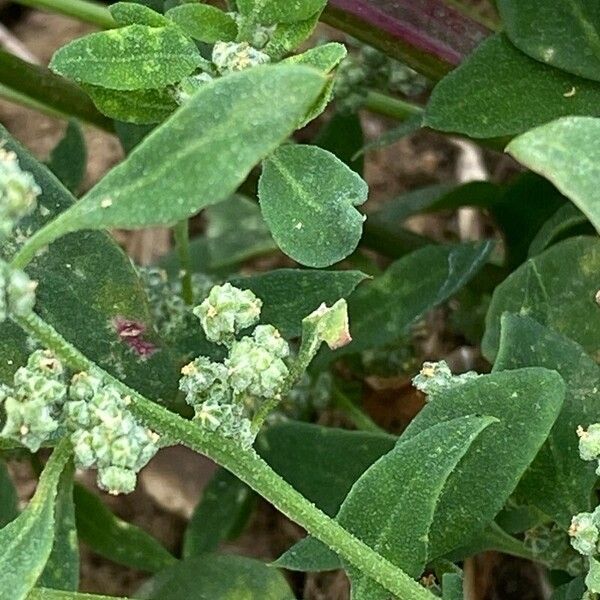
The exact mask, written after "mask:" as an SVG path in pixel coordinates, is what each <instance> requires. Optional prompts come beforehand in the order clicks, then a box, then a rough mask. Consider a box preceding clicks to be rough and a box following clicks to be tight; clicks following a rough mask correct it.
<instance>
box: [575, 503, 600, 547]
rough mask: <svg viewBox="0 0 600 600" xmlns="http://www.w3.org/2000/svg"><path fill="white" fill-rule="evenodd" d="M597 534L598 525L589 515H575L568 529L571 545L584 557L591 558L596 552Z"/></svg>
mask: <svg viewBox="0 0 600 600" xmlns="http://www.w3.org/2000/svg"><path fill="white" fill-rule="evenodd" d="M599 533H600V532H599V531H598V524H597V523H595V519H594V517H593V515H592V514H591V513H580V514H578V515H575V516H574V517H573V519H572V521H571V526H570V527H569V535H570V536H571V545H572V546H573V548H575V550H577V552H579V553H580V554H583V555H584V556H591V555H592V554H595V553H596V552H597V545H598V535H599Z"/></svg>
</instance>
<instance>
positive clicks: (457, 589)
mask: <svg viewBox="0 0 600 600" xmlns="http://www.w3.org/2000/svg"><path fill="white" fill-rule="evenodd" d="M463 598H464V595H463V579H462V577H461V576H460V575H458V573H444V576H443V578H442V600H463Z"/></svg>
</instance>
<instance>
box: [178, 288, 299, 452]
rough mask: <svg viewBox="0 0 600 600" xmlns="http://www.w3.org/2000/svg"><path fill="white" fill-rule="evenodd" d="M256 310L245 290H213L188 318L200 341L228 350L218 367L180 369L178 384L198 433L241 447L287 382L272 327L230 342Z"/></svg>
mask: <svg viewBox="0 0 600 600" xmlns="http://www.w3.org/2000/svg"><path fill="white" fill-rule="evenodd" d="M261 306H262V303H261V301H260V300H259V299H258V298H257V297H256V296H255V295H254V294H253V293H252V292H251V291H249V290H240V289H238V288H235V287H233V286H232V285H231V284H229V283H226V284H224V285H222V286H215V287H214V288H213V289H212V290H211V292H210V293H209V295H208V297H207V298H206V300H205V301H204V302H203V303H202V304H201V305H200V306H198V307H196V309H194V314H196V316H198V318H199V319H200V323H201V325H202V328H203V329H204V332H205V333H206V337H207V338H208V339H209V340H211V341H214V342H217V343H220V344H225V345H226V346H228V348H229V355H228V356H227V358H226V359H225V361H224V362H223V363H217V362H213V361H211V360H210V359H209V358H207V357H205V356H200V357H198V358H197V359H196V360H194V361H193V362H191V363H190V364H188V365H186V366H185V367H184V368H183V369H182V375H183V376H182V378H181V380H180V383H179V387H180V389H181V390H182V391H183V392H184V393H185V395H186V401H187V402H188V404H190V405H191V406H193V407H194V410H195V414H196V417H195V418H196V421H197V422H198V423H199V424H200V426H201V427H203V428H204V429H206V430H208V431H217V430H218V431H219V432H220V433H222V434H223V435H225V436H227V437H231V438H235V439H237V440H238V441H239V442H240V444H241V445H242V446H244V447H249V446H251V445H252V443H253V441H254V436H255V432H254V431H253V428H252V424H251V423H252V422H251V420H250V419H251V417H252V416H253V414H255V413H256V411H257V410H259V409H260V408H261V406H264V405H265V403H267V402H269V401H273V400H274V401H279V400H280V399H281V395H282V392H283V390H284V389H285V386H286V383H287V380H288V378H289V369H288V367H287V365H286V363H285V362H284V359H286V358H287V357H288V356H289V353H290V350H289V346H288V344H287V342H286V341H285V340H284V339H283V338H282V337H281V335H280V333H279V331H278V330H277V329H276V328H275V327H273V326H272V325H258V326H257V327H256V328H255V329H254V331H253V333H252V335H250V336H245V337H242V338H241V339H239V340H237V339H236V337H235V336H236V334H239V333H240V332H241V331H242V330H244V329H246V328H248V327H252V326H253V325H255V324H256V323H257V321H258V318H259V316H260V310H261Z"/></svg>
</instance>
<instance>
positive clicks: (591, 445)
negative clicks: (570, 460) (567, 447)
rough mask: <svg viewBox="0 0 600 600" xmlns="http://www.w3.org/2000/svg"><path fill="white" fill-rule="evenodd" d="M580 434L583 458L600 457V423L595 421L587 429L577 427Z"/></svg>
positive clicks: (580, 454) (580, 451)
mask: <svg viewBox="0 0 600 600" xmlns="http://www.w3.org/2000/svg"><path fill="white" fill-rule="evenodd" d="M577 435H578V436H579V456H581V458H582V459H583V460H596V459H597V458H598V457H600V423H594V424H593V425H590V426H589V427H588V429H587V431H586V430H585V429H583V427H578V428H577Z"/></svg>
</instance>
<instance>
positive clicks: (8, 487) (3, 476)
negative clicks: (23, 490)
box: [0, 461, 19, 527]
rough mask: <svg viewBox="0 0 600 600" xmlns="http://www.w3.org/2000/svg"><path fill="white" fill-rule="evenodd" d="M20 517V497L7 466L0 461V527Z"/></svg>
mask: <svg viewBox="0 0 600 600" xmlns="http://www.w3.org/2000/svg"><path fill="white" fill-rule="evenodd" d="M18 516H19V497H18V496H17V490H16V489H15V485H14V483H13V481H12V478H11V476H10V473H9V472H8V469H7V468H6V464H5V463H4V462H3V461H0V527H4V526H5V525H8V524H9V523H10V522H11V521H13V520H14V519H16V518H17V517H18Z"/></svg>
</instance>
